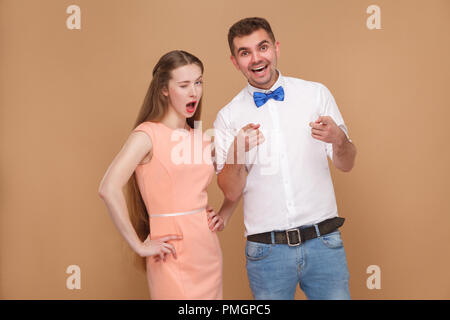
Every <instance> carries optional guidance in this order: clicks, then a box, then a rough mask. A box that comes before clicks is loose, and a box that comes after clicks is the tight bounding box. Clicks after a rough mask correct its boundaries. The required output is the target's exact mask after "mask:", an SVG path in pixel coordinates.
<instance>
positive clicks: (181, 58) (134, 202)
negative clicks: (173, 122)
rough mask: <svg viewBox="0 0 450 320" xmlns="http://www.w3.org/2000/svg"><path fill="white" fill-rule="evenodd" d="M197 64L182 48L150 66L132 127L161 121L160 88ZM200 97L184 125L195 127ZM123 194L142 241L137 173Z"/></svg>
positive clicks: (138, 260)
mask: <svg viewBox="0 0 450 320" xmlns="http://www.w3.org/2000/svg"><path fill="white" fill-rule="evenodd" d="M188 64H196V65H198V66H199V67H200V69H201V71H202V74H203V63H202V62H201V61H200V59H198V58H197V57H196V56H194V55H192V54H190V53H188V52H186V51H181V50H175V51H170V52H168V53H166V54H165V55H163V56H162V57H161V58H160V59H159V61H158V63H157V64H156V65H155V67H154V68H153V78H152V81H151V82H150V86H149V88H148V90H147V94H146V95H145V99H144V103H143V104H142V107H141V109H140V111H139V114H138V116H137V119H136V122H135V124H134V126H133V129H134V128H136V127H137V126H138V125H139V124H141V123H142V122H145V121H154V122H157V121H160V120H161V119H162V118H163V117H164V116H165V115H166V113H167V109H168V98H167V97H166V96H164V95H163V93H162V90H163V89H164V88H167V86H168V83H169V80H170V79H171V72H172V71H173V70H174V69H176V68H179V67H182V66H185V65H188ZM201 109H202V99H200V101H199V103H198V106H197V110H196V111H195V113H194V115H193V116H192V117H190V118H188V119H186V122H187V124H188V125H189V126H190V127H191V128H194V121H197V120H200V114H201ZM126 197H127V203H128V211H129V214H130V220H131V223H132V225H133V227H134V228H135V230H136V233H137V235H138V236H139V239H141V241H144V240H145V239H146V238H147V236H148V235H149V234H150V225H149V216H148V212H147V209H146V207H145V203H144V200H143V199H142V195H141V193H140V191H139V187H138V184H137V180H136V173H135V172H134V173H133V175H132V176H131V177H130V180H129V181H128V183H127V185H126ZM134 263H135V265H136V267H137V268H138V269H140V270H142V271H145V270H146V259H145V258H143V257H141V256H139V255H138V254H137V253H134Z"/></svg>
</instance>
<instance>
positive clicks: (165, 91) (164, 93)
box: [161, 87, 169, 97]
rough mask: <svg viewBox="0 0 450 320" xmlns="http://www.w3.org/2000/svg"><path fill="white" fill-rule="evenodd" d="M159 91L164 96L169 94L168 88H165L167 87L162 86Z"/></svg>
mask: <svg viewBox="0 0 450 320" xmlns="http://www.w3.org/2000/svg"><path fill="white" fill-rule="evenodd" d="M161 92H162V94H163V95H164V96H166V97H168V96H169V90H167V87H163V88H162V90H161Z"/></svg>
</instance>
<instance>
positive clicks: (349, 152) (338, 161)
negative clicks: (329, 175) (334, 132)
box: [333, 134, 356, 172]
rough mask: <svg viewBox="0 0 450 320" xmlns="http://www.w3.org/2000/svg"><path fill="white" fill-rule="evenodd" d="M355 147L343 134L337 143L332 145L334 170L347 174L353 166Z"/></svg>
mask: <svg viewBox="0 0 450 320" xmlns="http://www.w3.org/2000/svg"><path fill="white" fill-rule="evenodd" d="M355 158H356V147H355V146H354V145H353V143H351V142H350V141H349V140H348V139H347V136H345V134H344V135H343V137H342V139H340V141H339V142H338V143H333V164H334V166H335V167H336V168H338V169H340V170H342V171H344V172H348V171H350V170H352V168H353V165H354V164H355Z"/></svg>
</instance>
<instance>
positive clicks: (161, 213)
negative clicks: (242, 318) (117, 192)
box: [134, 121, 222, 300]
mask: <svg viewBox="0 0 450 320" xmlns="http://www.w3.org/2000/svg"><path fill="white" fill-rule="evenodd" d="M134 131H143V132H145V133H146V134H147V135H149V136H150V138H151V140H152V145H153V155H152V159H151V160H150V161H149V162H147V163H145V164H142V165H139V166H138V167H137V168H136V179H137V183H138V185H139V190H140V192H141V195H142V198H143V200H144V202H145V206H146V208H147V212H148V214H149V218H150V235H151V239H155V238H159V237H163V236H166V235H181V236H183V239H182V240H174V241H170V242H169V243H171V244H173V246H174V247H175V250H176V252H177V259H175V258H174V257H173V255H169V256H167V258H166V261H165V262H163V261H162V260H160V261H159V262H155V261H154V259H153V258H152V257H149V258H147V281H148V285H149V289H150V295H151V297H152V299H158V300H160V299H193V300H199V299H222V251H221V249H220V243H219V239H218V237H217V234H216V233H215V232H211V230H210V229H209V227H208V217H207V213H206V209H205V208H206V206H207V204H208V195H207V192H206V188H207V186H208V185H209V183H210V182H211V180H212V178H213V176H214V166H213V164H212V161H211V152H210V148H209V147H210V145H209V142H205V141H203V139H202V138H201V136H202V132H201V130H194V129H190V131H187V130H173V129H171V128H169V127H167V126H166V125H164V124H162V123H158V122H148V121H147V122H143V123H141V124H140V125H139V126H137V127H136V129H135V130H134ZM197 131H198V132H197ZM194 132H195V134H194ZM194 140H195V141H194Z"/></svg>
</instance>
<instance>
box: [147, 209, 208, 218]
mask: <svg viewBox="0 0 450 320" xmlns="http://www.w3.org/2000/svg"><path fill="white" fill-rule="evenodd" d="M205 209H206V208H200V209H195V210H192V211H186V212H172V213H160V214H150V217H175V216H185V215H188V214H194V213H198V212H201V211H203V210H205Z"/></svg>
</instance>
